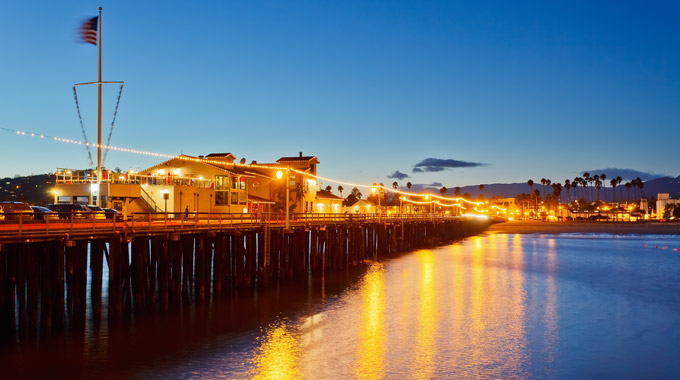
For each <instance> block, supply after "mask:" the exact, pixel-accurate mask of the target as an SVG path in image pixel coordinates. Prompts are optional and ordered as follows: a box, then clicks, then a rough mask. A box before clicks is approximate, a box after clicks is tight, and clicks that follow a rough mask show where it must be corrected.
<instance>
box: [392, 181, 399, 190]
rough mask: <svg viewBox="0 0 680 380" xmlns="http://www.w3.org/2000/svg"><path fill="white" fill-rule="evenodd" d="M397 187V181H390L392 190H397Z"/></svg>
mask: <svg viewBox="0 0 680 380" xmlns="http://www.w3.org/2000/svg"><path fill="white" fill-rule="evenodd" d="M397 187H399V184H398V183H397V181H394V182H392V188H394V190H397Z"/></svg>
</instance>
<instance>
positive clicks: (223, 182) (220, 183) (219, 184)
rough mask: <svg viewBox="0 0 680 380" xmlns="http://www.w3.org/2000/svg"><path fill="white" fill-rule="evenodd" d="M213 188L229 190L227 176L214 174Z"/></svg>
mask: <svg viewBox="0 0 680 380" xmlns="http://www.w3.org/2000/svg"><path fill="white" fill-rule="evenodd" d="M215 190H229V176H226V175H216V176H215Z"/></svg>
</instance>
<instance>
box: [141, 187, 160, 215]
mask: <svg viewBox="0 0 680 380" xmlns="http://www.w3.org/2000/svg"><path fill="white" fill-rule="evenodd" d="M139 189H140V190H141V191H140V196H139V197H140V198H142V200H143V201H144V202H146V204H147V205H149V207H151V209H152V210H153V211H154V212H163V209H162V208H160V207H158V205H157V204H156V201H154V200H153V198H151V195H149V193H147V192H146V190H144V188H143V187H140V188H139ZM144 196H146V197H144Z"/></svg>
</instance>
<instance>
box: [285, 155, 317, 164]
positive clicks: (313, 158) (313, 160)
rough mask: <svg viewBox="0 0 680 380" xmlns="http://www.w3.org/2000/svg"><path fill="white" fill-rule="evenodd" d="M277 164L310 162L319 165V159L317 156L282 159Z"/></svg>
mask: <svg viewBox="0 0 680 380" xmlns="http://www.w3.org/2000/svg"><path fill="white" fill-rule="evenodd" d="M276 162H278V163H281V162H309V163H313V164H318V163H319V159H318V158H316V156H297V157H281V158H279V159H278V160H276Z"/></svg>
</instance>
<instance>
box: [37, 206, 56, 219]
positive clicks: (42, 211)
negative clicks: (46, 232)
mask: <svg viewBox="0 0 680 380" xmlns="http://www.w3.org/2000/svg"><path fill="white" fill-rule="evenodd" d="M31 208H32V209H33V219H35V220H55V219H59V214H58V213H56V212H54V211H52V210H50V209H48V208H47V207H42V206H31Z"/></svg>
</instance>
